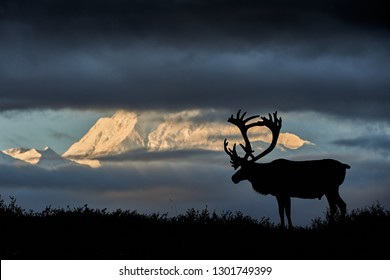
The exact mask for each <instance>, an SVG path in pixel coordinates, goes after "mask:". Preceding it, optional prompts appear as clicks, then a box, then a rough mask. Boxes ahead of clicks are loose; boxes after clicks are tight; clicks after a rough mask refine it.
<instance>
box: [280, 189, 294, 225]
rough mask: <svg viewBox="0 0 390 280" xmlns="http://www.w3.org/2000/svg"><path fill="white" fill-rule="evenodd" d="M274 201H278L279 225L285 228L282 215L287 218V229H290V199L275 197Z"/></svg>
mask: <svg viewBox="0 0 390 280" xmlns="http://www.w3.org/2000/svg"><path fill="white" fill-rule="evenodd" d="M276 200H277V201H278V208H279V216H280V225H281V226H282V228H284V227H285V224H284V213H286V216H287V222H288V227H289V228H292V227H293V225H292V222H291V198H290V197H288V196H277V197H276Z"/></svg>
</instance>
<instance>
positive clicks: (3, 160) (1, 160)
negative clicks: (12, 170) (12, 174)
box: [0, 151, 25, 165]
mask: <svg viewBox="0 0 390 280" xmlns="http://www.w3.org/2000/svg"><path fill="white" fill-rule="evenodd" d="M0 164H5V165H23V164H25V162H24V161H22V160H20V159H17V158H14V157H12V156H10V155H8V154H6V153H4V152H2V151H0Z"/></svg>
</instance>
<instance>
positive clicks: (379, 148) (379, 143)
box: [334, 135, 390, 155]
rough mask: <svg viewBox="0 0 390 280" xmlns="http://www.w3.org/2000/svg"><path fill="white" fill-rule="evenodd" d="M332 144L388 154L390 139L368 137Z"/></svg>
mask: <svg viewBox="0 0 390 280" xmlns="http://www.w3.org/2000/svg"><path fill="white" fill-rule="evenodd" d="M334 144H337V145H343V146H347V147H355V148H359V149H364V150H370V151H375V152H380V153H382V155H383V153H385V155H388V154H390V138H389V136H388V135H370V136H363V137H356V138H351V139H341V140H337V141H334Z"/></svg>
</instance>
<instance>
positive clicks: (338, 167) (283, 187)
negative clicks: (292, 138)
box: [224, 111, 350, 228]
mask: <svg viewBox="0 0 390 280" xmlns="http://www.w3.org/2000/svg"><path fill="white" fill-rule="evenodd" d="M245 114H246V113H244V114H242V115H240V111H238V113H237V117H236V118H234V117H233V115H232V116H231V117H230V118H229V119H228V122H231V123H232V124H235V125H236V126H237V127H238V128H239V129H240V131H241V134H242V136H243V138H244V141H245V145H243V144H240V145H241V147H242V148H243V150H244V151H245V156H244V157H240V156H238V153H237V151H236V144H234V146H233V149H230V148H228V142H227V140H226V139H225V142H224V149H225V152H226V153H227V154H228V155H229V156H230V158H231V161H230V162H231V163H232V166H233V167H234V168H235V169H237V168H240V169H239V170H238V171H237V172H236V173H235V174H234V175H233V176H232V181H233V182H234V183H235V184H237V183H239V182H241V181H243V180H248V181H249V182H250V183H251V184H252V187H253V189H254V190H255V191H256V192H258V193H261V194H263V195H268V194H270V195H273V196H275V197H276V199H277V202H278V207H279V215H280V221H281V226H282V227H284V214H286V216H287V221H288V225H289V227H290V228H292V227H293V225H292V222H291V197H297V198H306V199H314V198H318V199H321V198H322V197H323V196H324V195H325V196H326V198H327V200H328V203H329V208H330V216H331V218H333V216H334V214H335V212H336V209H337V207H338V208H339V210H340V214H341V216H345V214H346V203H345V202H344V201H343V200H342V199H341V197H340V194H339V187H340V185H341V184H342V183H343V181H344V178H345V174H346V169H349V168H350V166H349V165H348V164H345V163H341V162H339V161H337V160H334V159H322V160H307V161H291V160H286V159H277V160H274V161H272V162H269V163H256V162H255V161H256V160H258V159H259V158H261V157H263V156H265V155H266V154H268V153H269V152H271V151H272V150H273V148H274V147H275V146H276V143H277V139H278V136H279V132H280V128H281V124H282V120H281V118H277V113H276V112H275V113H274V115H273V118H272V116H271V115H269V118H268V119H267V118H264V117H261V118H260V119H261V120H260V121H258V122H252V123H249V124H248V122H249V121H250V120H252V119H254V118H257V117H259V116H252V117H249V118H246V119H244V117H245ZM255 126H266V127H268V128H269V129H270V130H271V131H272V135H273V139H272V142H271V145H270V147H268V149H267V150H265V151H264V152H262V153H261V154H259V155H258V156H254V155H253V152H254V151H253V150H252V147H251V144H250V141H249V138H248V135H247V131H248V129H250V128H251V127H255Z"/></svg>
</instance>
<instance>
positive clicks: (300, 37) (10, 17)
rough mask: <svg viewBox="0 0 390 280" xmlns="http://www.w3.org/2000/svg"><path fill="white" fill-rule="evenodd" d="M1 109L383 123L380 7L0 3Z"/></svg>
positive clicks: (384, 42)
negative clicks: (194, 112)
mask: <svg viewBox="0 0 390 280" xmlns="http://www.w3.org/2000/svg"><path fill="white" fill-rule="evenodd" d="M0 15H1V17H0V18H1V20H0V24H1V25H0V35H1V38H2V40H1V42H0V80H1V83H0V93H1V94H0V109H2V110H7V109H24V108H48V107H49V108H64V107H71V108H118V107H122V108H123V107H127V108H130V109H157V108H164V109H183V108H197V107H207V108H224V109H229V110H230V109H234V110H236V109H237V107H245V108H247V109H250V108H253V109H255V110H256V111H258V110H260V108H261V109H262V108H264V110H267V111H268V110H274V109H279V110H285V111H288V110H314V111H320V112H325V113H331V114H339V115H340V114H343V115H346V116H362V117H368V118H370V117H375V118H381V119H389V118H390V115H389V114H390V113H389V112H390V102H389V100H388V98H389V92H388V91H389V88H390V70H389V69H388V65H389V63H390V55H389V51H388V49H390V48H389V47H390V43H389V42H390V40H389V36H388V34H389V29H390V20H389V19H388V17H387V15H386V9H385V1H233V0H231V1H200V0H199V1H196V0H194V1H190V0H188V1H119V0H116V1H65V0H64V1H61V0H58V1H48V0H47V1H2V3H1V4H0Z"/></svg>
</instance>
